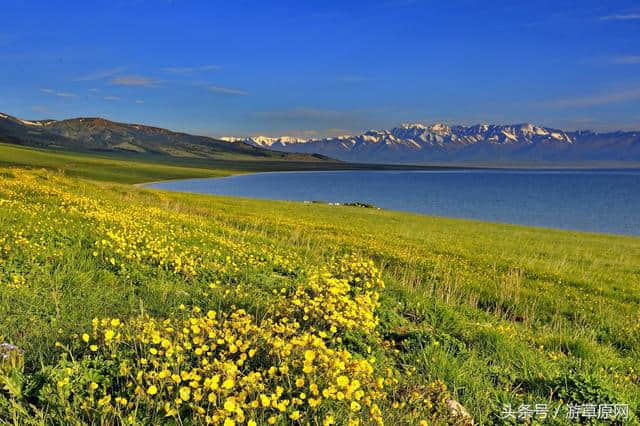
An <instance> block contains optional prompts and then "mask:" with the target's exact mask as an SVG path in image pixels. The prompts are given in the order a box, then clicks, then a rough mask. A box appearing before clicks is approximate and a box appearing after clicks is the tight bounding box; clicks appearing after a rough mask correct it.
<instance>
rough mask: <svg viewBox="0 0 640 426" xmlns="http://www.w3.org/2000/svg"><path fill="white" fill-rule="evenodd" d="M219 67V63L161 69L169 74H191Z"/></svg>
mask: <svg viewBox="0 0 640 426" xmlns="http://www.w3.org/2000/svg"><path fill="white" fill-rule="evenodd" d="M219 69H222V67H221V66H220V65H202V66H199V67H167V68H162V71H164V72H168V73H171V74H193V73H197V72H205V71H217V70H219Z"/></svg>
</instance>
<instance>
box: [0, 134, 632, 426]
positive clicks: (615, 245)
mask: <svg viewBox="0 0 640 426" xmlns="http://www.w3.org/2000/svg"><path fill="white" fill-rule="evenodd" d="M0 149H2V150H4V151H0V152H5V153H6V152H8V151H7V149H8V148H7V147H6V146H4V147H0ZM5 155H6V154H5ZM65 155H66V154H65ZM0 158H2V157H0ZM1 161H3V162H4V163H5V164H6V163H9V162H13V163H14V164H15V163H19V164H25V165H29V166H41V165H42V166H47V167H49V168H51V169H54V170H53V171H52V170H24V168H23V167H20V168H15V167H12V168H6V167H5V168H3V169H1V170H0V342H2V341H4V342H6V343H7V344H11V345H15V347H17V348H18V349H13V346H8V345H6V344H4V345H2V346H0V351H4V353H7V354H8V355H7V357H6V358H4V361H0V363H1V364H0V377H2V382H3V384H4V388H3V390H1V391H0V419H2V421H4V422H9V423H16V424H26V423H28V422H33V423H38V421H39V420H38V419H41V420H42V419H47V420H48V421H49V422H50V423H58V424H72V423H74V422H93V423H169V424H176V423H177V424H182V423H184V424H192V423H196V424H200V423H206V422H207V421H209V422H212V423H215V424H223V423H224V422H225V421H226V424H228V425H230V424H254V423H252V422H256V423H257V424H267V423H276V424H291V423H293V424H298V423H300V424H306V423H307V421H308V422H310V424H332V423H331V421H332V420H333V421H334V422H335V423H336V424H347V423H349V422H351V424H356V421H357V420H359V421H360V423H361V424H371V423H375V422H377V421H381V422H384V423H385V424H418V423H419V422H420V421H421V420H422V421H425V422H428V423H440V424H443V423H449V424H464V423H465V420H464V419H463V418H461V417H459V416H455V415H454V414H452V411H451V409H450V407H449V400H451V399H454V400H457V401H459V402H460V403H462V404H463V405H464V406H465V407H466V408H467V410H469V412H470V413H471V415H472V416H473V417H474V419H475V421H476V422H477V423H478V424H510V423H515V421H514V420H513V419H510V420H504V419H502V418H501V410H502V406H503V404H512V405H513V407H514V409H515V408H516V407H517V406H518V405H520V404H548V405H549V410H550V413H553V412H554V411H555V409H556V408H557V407H564V408H563V410H566V408H567V404H588V403H595V404H604V403H623V404H629V407H630V416H631V420H630V421H629V422H630V423H632V424H634V422H635V423H637V419H638V415H639V414H640V412H639V411H638V410H639V406H640V377H639V372H640V327H639V325H638V324H639V323H640V321H639V320H640V313H639V312H640V309H639V305H640V239H639V238H634V237H623V236H608V235H598V234H588V233H578V232H566V231H553V230H545V229H536V228H528V227H520V226H509V225H498V224H488V223H481V222H475V221H465V220H454V219H442V218H433V217H427V216H419V215H412V214H405V213H397V212H389V211H378V210H373V209H365V208H358V207H345V206H328V205H318V204H301V203H291V202H274V201H256V200H246V199H237V198H227V197H217V196H215V197H214V196H201V195H191V194H178V193H168V192H161V191H154V190H147V189H141V188H137V187H133V186H131V185H125V184H121V183H115V182H108V180H109V179H108V177H109V176H106V175H104V174H103V173H107V172H102V171H96V170H98V169H102V168H103V167H104V166H105V165H106V164H107V163H103V162H108V165H109V167H113V168H114V170H120V169H117V168H118V167H121V168H123V169H126V167H127V164H128V167H129V168H130V169H131V170H132V171H131V172H130V173H129V175H128V177H127V178H126V179H118V180H120V181H134V180H135V179H140V178H142V177H143V176H142V175H144V179H145V180H147V179H148V180H154V179H157V177H151V174H153V175H154V176H160V175H162V173H167V175H166V176H167V177H169V176H170V177H176V176H185V177H186V176H190V175H188V174H187V173H194V174H196V173H203V174H202V175H200V176H204V175H207V174H206V173H214V172H211V171H209V170H200V169H191V168H182V167H175V168H168V167H169V166H166V165H159V164H154V165H149V164H142V165H139V164H134V163H125V162H124V161H123V162H122V163H124V164H121V163H120V161H116V160H112V159H90V158H88V157H78V159H76V160H74V161H73V165H74V166H73V167H68V168H65V173H64V174H63V173H60V172H59V171H56V169H59V168H60V164H68V163H66V162H65V161H68V157H64V158H62V159H60V158H58V157H51V156H50V155H49V154H47V155H43V156H42V157H40V158H36V157H35V156H30V157H29V159H28V160H27V159H20V160H19V161H18V160H16V159H15V158H14V159H13V160H8V159H6V157H5V158H4V159H2V160H1ZM150 168H151V169H152V171H150ZM185 169H186V170H185ZM94 173H95V175H94ZM108 173H116V172H115V171H113V172H108ZM170 173H173V174H170ZM180 173H185V174H184V175H180ZM224 173H227V172H226V171H225V172H224ZM72 175H73V176H72ZM77 176H81V177H77ZM85 176H88V177H91V178H92V179H96V177H97V178H101V180H103V182H101V183H97V182H95V181H88V180H85V179H83V178H82V177H85ZM105 180H106V181H105ZM114 180H115V179H114ZM1 354H2V352H0V355H1ZM0 358H2V357H0ZM11 360H15V361H13V363H11V362H10V361H11ZM23 363H24V366H23V365H22V364H23ZM565 415H566V412H565V411H561V412H560V414H559V415H558V417H557V418H556V419H547V423H549V424H569V423H571V422H570V421H569V420H567V419H565V417H564V416H565Z"/></svg>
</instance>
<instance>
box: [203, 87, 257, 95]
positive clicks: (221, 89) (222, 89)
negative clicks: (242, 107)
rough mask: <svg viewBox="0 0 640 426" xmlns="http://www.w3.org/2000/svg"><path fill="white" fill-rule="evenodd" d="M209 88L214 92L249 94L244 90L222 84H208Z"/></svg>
mask: <svg viewBox="0 0 640 426" xmlns="http://www.w3.org/2000/svg"><path fill="white" fill-rule="evenodd" d="M207 90H208V91H209V92H212V93H222V94H225V95H236V96H246V95H248V94H249V93H248V92H246V91H244V90H240V89H232V88H230V87H220V86H207Z"/></svg>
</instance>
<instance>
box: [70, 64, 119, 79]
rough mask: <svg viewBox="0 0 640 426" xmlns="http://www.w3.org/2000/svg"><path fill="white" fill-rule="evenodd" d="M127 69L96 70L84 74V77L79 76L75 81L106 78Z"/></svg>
mask: <svg viewBox="0 0 640 426" xmlns="http://www.w3.org/2000/svg"><path fill="white" fill-rule="evenodd" d="M124 70H125V68H124V67H117V68H110V69H106V70H102V71H96V72H94V73H91V74H87V75H84V76H82V77H78V78H76V79H74V80H73V81H94V80H103V79H105V78H108V77H111V76H113V75H116V74H119V73H121V72H123V71H124Z"/></svg>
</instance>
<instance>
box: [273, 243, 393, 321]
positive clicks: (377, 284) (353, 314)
mask: <svg viewBox="0 0 640 426" xmlns="http://www.w3.org/2000/svg"><path fill="white" fill-rule="evenodd" d="M335 269H336V271H335V272H333V273H332V272H331V271H329V270H325V271H323V272H321V273H319V274H316V275H312V276H311V277H310V281H309V283H308V284H307V285H300V286H298V287H297V288H296V290H295V292H294V293H293V294H292V295H291V296H290V297H288V298H287V301H286V303H287V304H290V305H291V306H293V307H295V309H296V310H297V313H300V314H301V315H302V316H301V318H298V319H299V320H300V321H302V322H303V323H309V324H316V325H320V324H321V325H322V326H324V328H325V329H327V330H329V331H330V332H331V333H335V332H336V331H338V330H353V329H360V330H363V331H366V332H373V330H374V329H375V327H376V325H377V324H378V318H377V317H376V316H375V309H376V308H377V306H378V299H379V294H378V290H380V289H382V288H384V282H383V281H382V279H381V277H380V274H379V272H378V270H377V269H376V268H375V266H374V265H373V262H371V261H362V260H359V259H357V258H355V257H352V256H350V257H347V258H345V259H341V260H340V262H339V264H338V265H337V268H335ZM283 309H286V308H284V307H283ZM292 314H295V313H293V312H292Z"/></svg>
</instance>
